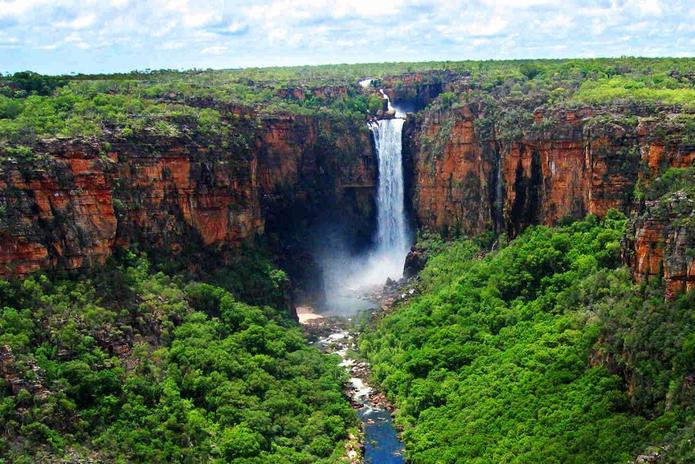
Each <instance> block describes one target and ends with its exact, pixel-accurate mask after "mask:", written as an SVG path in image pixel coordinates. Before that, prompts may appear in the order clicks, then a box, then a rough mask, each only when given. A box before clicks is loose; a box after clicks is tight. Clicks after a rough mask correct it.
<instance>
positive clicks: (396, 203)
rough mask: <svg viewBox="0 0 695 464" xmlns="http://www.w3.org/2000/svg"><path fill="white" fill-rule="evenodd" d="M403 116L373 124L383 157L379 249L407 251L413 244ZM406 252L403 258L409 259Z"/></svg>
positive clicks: (375, 137)
mask: <svg viewBox="0 0 695 464" xmlns="http://www.w3.org/2000/svg"><path fill="white" fill-rule="evenodd" d="M404 122H405V121H404V120H403V119H400V118H394V119H381V120H379V121H378V122H376V123H372V124H370V129H371V130H372V134H373V135H374V145H375V147H376V151H377V156H378V159H379V182H378V188H377V234H376V245H377V252H378V253H388V252H391V251H393V252H398V253H405V254H407V252H408V249H409V248H410V244H409V243H408V242H409V238H408V231H407V224H406V220H405V204H404V183H403V162H402V160H401V152H402V141H401V137H402V133H403V123H404ZM405 254H404V255H403V258H404V259H405Z"/></svg>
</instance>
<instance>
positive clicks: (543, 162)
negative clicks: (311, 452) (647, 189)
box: [406, 105, 695, 294]
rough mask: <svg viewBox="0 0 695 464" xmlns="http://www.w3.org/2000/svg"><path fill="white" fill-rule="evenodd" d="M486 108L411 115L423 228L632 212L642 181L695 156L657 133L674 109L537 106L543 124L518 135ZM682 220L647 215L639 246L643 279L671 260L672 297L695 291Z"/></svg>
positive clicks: (450, 229)
mask: <svg viewBox="0 0 695 464" xmlns="http://www.w3.org/2000/svg"><path fill="white" fill-rule="evenodd" d="M486 111H488V110H487V109H486V108H485V107H484V106H482V105H478V106H476V105H466V106H462V107H459V108H455V109H451V110H437V111H430V112H424V113H423V114H422V115H420V116H418V117H417V118H415V119H414V120H411V121H410V122H409V126H410V127H409V128H408V129H407V131H406V132H407V134H408V138H409V140H408V141H407V142H408V143H409V152H410V157H411V160H410V161H409V162H410V163H411V164H412V166H413V172H412V177H413V178H412V181H411V185H412V187H411V196H412V202H413V214H414V216H415V218H416V221H417V222H418V224H419V225H420V226H421V227H425V228H430V229H433V230H436V231H438V232H441V233H445V234H451V233H463V234H477V233H480V232H483V231H486V230H490V229H493V228H496V229H497V230H504V231H507V232H508V233H509V234H510V235H512V236H513V235H516V234H517V233H519V231H521V230H522V229H523V228H524V227H526V226H528V225H530V224H547V225H552V224H555V223H557V222H558V221H560V220H561V219H563V218H575V219H578V218H581V217H583V216H584V215H586V214H596V215H599V216H603V215H605V214H606V212H607V211H608V210H609V209H611V208H616V209H619V210H622V211H623V212H626V213H628V212H630V211H635V210H637V209H638V208H639V203H638V202H637V201H636V200H635V198H634V190H635V185H636V184H637V183H638V182H642V183H644V182H648V181H649V179H652V178H654V177H656V176H658V175H659V174H660V173H662V172H663V171H664V170H665V169H666V168H668V167H684V166H691V165H692V163H693V160H694V159H695V149H693V147H687V146H684V145H683V143H682V142H681V140H682V137H678V134H673V133H671V134H666V135H665V133H664V131H663V127H662V128H661V130H657V126H658V125H659V124H661V126H663V121H664V120H668V118H669V117H670V116H669V115H668V114H660V115H659V117H658V118H646V117H645V118H637V117H633V118H624V117H621V116H620V115H617V116H616V115H612V114H610V112H607V111H605V110H603V111H602V110H600V109H590V108H585V109H578V110H576V111H558V112H554V113H549V114H543V113H541V112H536V113H535V114H534V121H533V125H532V126H531V127H529V128H527V129H526V130H524V131H523V132H521V133H520V135H517V136H516V137H514V138H511V139H510V138H505V137H503V136H500V134H499V132H500V130H501V129H500V128H499V127H495V126H494V124H492V125H491V124H490V115H489V114H487V113H486ZM657 121H662V123H658V122H657ZM683 208H685V209H688V208H687V207H683V206H681V208H680V210H679V211H681V213H680V214H682V211H683ZM689 211H692V208H691V209H690V210H689ZM676 219H677V218H676V217H674V216H673V215H671V216H669V217H665V218H661V219H658V220H657V219H644V218H643V220H642V222H638V223H637V225H636V226H635V227H636V230H635V234H636V237H637V240H636V241H635V242H634V250H633V254H634V255H635V260H634V263H635V266H634V267H633V269H634V272H635V275H636V277H637V278H638V279H641V278H646V277H647V276H649V275H655V274H656V273H657V269H658V268H659V267H661V266H663V267H664V278H665V279H666V284H667V287H668V288H669V292H670V294H671V293H673V291H675V290H676V289H685V288H686V287H687V288H691V287H690V286H692V281H693V279H695V273H694V269H693V264H692V258H687V257H686V255H685V249H686V248H687V246H690V247H691V248H692V243H690V242H691V241H692V240H693V234H692V233H688V232H687V231H686V230H685V229H683V228H678V227H675V226H674V225H673V224H674V222H675V221H676ZM687 244H690V245H687ZM671 249H672V250H674V251H673V252H672V253H670V254H667V255H664V252H663V250H671ZM656 250H662V251H656ZM662 263H663V264H662Z"/></svg>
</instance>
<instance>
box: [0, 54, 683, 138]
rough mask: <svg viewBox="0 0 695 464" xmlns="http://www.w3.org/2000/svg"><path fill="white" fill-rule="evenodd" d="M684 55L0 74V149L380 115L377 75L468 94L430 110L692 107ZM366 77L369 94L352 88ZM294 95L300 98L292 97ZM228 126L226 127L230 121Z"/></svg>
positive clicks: (445, 98) (446, 97) (443, 99)
mask: <svg viewBox="0 0 695 464" xmlns="http://www.w3.org/2000/svg"><path fill="white" fill-rule="evenodd" d="M694 67H695V60H694V59H692V58H680V59H677V58H657V59H655V58H633V57H623V58H612V59H609V58H602V59H571V60H510V61H446V62H422V63H372V64H354V65H324V66H297V67H270V68H248V69H238V70H234V69H230V70H190V71H174V70H155V71H134V72H131V73H124V74H103V75H83V74H78V75H69V76H43V75H39V74H36V73H32V72H29V71H27V72H18V73H14V74H8V75H5V76H0V144H8V143H12V144H17V143H23V144H31V143H32V142H34V141H36V140H37V139H41V138H47V137H68V138H69V137H78V136H103V135H116V136H119V137H125V138H128V137H133V136H134V135H137V134H138V133H140V132H142V131H146V132H148V133H155V134H160V135H178V134H188V133H190V129H191V128H192V127H201V128H202V129H201V130H200V132H203V133H204V132H209V131H216V130H219V129H220V127H221V126H223V125H225V124H229V123H230V121H226V120H225V118H221V115H220V112H221V111H222V110H224V109H225V108H228V106H229V105H237V106H242V107H246V108H250V109H254V111H256V112H257V116H258V117H261V118H262V117H270V116H272V115H274V114H282V113H290V114H301V115H324V116H326V117H344V118H357V119H364V117H365V116H366V115H368V114H374V113H375V112H376V111H377V110H378V109H379V108H380V107H381V99H380V98H379V97H378V96H377V95H375V92H376V89H378V87H379V86H380V85H381V82H382V80H383V79H384V78H389V79H390V81H389V82H392V83H394V84H395V86H394V89H395V91H396V92H398V91H399V89H400V88H401V87H403V86H404V85H405V83H406V82H407V77H408V76H411V75H420V76H421V82H424V83H430V84H437V83H442V82H447V81H448V80H451V78H452V76H453V77H456V80H460V81H461V82H462V83H463V85H465V86H466V91H465V92H457V93H451V92H446V93H444V94H443V95H441V96H440V98H438V99H437V101H436V102H433V103H432V105H434V106H435V107H438V106H442V105H443V106H452V105H461V104H463V103H466V102H469V101H471V100H475V101H477V100H483V101H484V100H485V99H486V98H490V96H494V98H496V99H500V98H507V99H510V100H511V101H513V102H516V103H517V104H519V105H520V106H529V105H530V106H531V107H532V108H531V109H533V108H535V107H538V106H542V107H547V108H549V109H563V108H576V107H581V106H582V105H586V104H600V105H607V104H623V105H624V104H633V105H634V104H636V105H640V106H645V107H652V108H653V107H655V106H658V105H679V106H681V107H683V108H684V109H686V110H688V111H692V110H693V109H695V89H694V86H695V77H694V76H693V73H692V69H693V68H694ZM365 78H371V79H373V81H372V83H371V87H370V91H365V90H364V89H362V87H361V86H359V85H358V81H359V80H360V79H365ZM295 90H301V92H299V93H296V92H294V91H295ZM231 123H233V121H231Z"/></svg>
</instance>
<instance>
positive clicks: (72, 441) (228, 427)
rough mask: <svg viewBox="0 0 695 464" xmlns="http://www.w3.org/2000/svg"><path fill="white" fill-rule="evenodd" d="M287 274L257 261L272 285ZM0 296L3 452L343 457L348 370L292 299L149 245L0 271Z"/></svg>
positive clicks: (70, 457)
mask: <svg viewBox="0 0 695 464" xmlns="http://www.w3.org/2000/svg"><path fill="white" fill-rule="evenodd" d="M278 273H281V271H277V270H275V271H271V272H269V273H266V274H265V275H264V274H262V273H255V274H254V278H255V279H256V281H257V282H258V281H265V282H267V286H266V288H268V289H269V290H271V291H268V292H266V293H265V294H266V295H267V296H270V295H271V294H272V289H273V288H274V287H273V285H275V284H274V282H276V283H277V282H278ZM234 280H235V279H234V278H233V275H228V276H227V281H228V282H232V281H234ZM236 281H237V282H239V281H241V282H244V283H245V284H246V286H247V288H248V287H249V286H253V285H252V283H251V282H249V281H248V280H246V281H245V280H241V279H236ZM257 286H258V285H257ZM227 287H228V288H233V285H228V286H227ZM0 308H2V309H1V311H2V315H1V316H0V349H2V353H0V356H1V357H2V362H3V365H4V366H5V370H8V369H9V370H10V371H11V372H12V373H13V374H14V378H15V379H17V382H18V383H17V384H16V385H15V387H16V389H17V392H15V393H16V394H12V392H11V391H10V389H9V388H3V389H0V423H2V424H3V426H2V429H3V433H2V436H1V438H0V462H3V463H8V464H10V463H16V464H20V463H26V464H29V463H36V462H76V460H79V461H80V462H87V461H86V460H87V459H91V460H93V461H90V462H122V463H126V462H147V463H166V462H189V463H192V462H235V463H249V464H251V463H259V464H260V463H264V464H265V463H268V462H274V463H278V464H279V463H287V464H290V463H335V462H342V461H341V459H342V457H343V456H344V454H345V449H344V444H345V440H346V439H347V438H348V433H349V431H351V430H352V431H353V432H354V433H357V432H356V417H355V414H354V412H353V410H352V408H351V407H350V405H349V403H348V402H347V400H346V399H345V397H344V396H343V383H344V381H345V380H346V379H345V376H346V373H345V371H344V370H343V369H342V368H340V367H338V365H337V361H336V360H335V359H333V358H332V357H330V356H327V355H324V354H321V353H320V352H319V351H318V350H317V349H315V348H312V347H309V346H308V345H307V344H306V340H305V338H304V336H303V335H302V333H301V332H300V330H299V329H298V328H297V326H296V323H295V322H294V321H293V320H292V318H291V317H290V316H289V314H288V313H287V312H285V311H280V310H277V309H274V308H272V307H269V306H249V305H247V304H244V303H242V302H240V301H239V300H238V299H237V298H236V297H235V296H234V294H233V293H232V292H230V291H229V290H227V289H225V288H222V287H219V286H215V285H211V284H207V283H201V282H196V281H194V280H191V279H190V278H185V277H183V276H182V275H167V274H165V273H163V272H161V271H157V270H156V268H155V266H153V265H152V264H151V263H150V262H149V260H148V259H147V257H146V256H145V255H136V254H134V253H132V252H129V253H125V254H124V255H123V256H121V257H120V258H119V259H118V260H113V261H112V262H110V263H109V264H108V265H107V266H105V268H103V269H101V270H98V271H95V272H93V273H92V274H91V275H88V276H81V277H80V278H74V277H73V278H70V277H67V276H63V277H61V276H57V275H56V276H49V275H46V274H38V275H34V276H32V277H30V278H27V279H25V280H22V281H17V280H15V281H12V282H8V281H0Z"/></svg>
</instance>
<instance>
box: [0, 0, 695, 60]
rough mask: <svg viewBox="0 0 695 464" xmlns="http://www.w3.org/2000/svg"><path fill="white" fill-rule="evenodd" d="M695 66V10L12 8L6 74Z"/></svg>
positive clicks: (411, 5)
mask: <svg viewBox="0 0 695 464" xmlns="http://www.w3.org/2000/svg"><path fill="white" fill-rule="evenodd" d="M621 55H634V56H695V0H596V1H580V0H564V1H555V0H439V1H430V0H249V1H246V2H242V1H237V0H147V1H146V0H93V1H92V0H80V1H73V0H9V1H8V0H0V72H4V73H7V72H16V71H22V70H32V71H36V72H41V73H46V74H68V73H73V72H78V73H79V72H82V73H97V72H127V71H131V70H135V69H138V70H143V69H148V68H149V69H162V68H167V69H189V68H215V69H219V68H238V67H249V66H274V65H300V64H323V63H365V62H377V61H378V62H382V61H430V60H462V59H510V58H565V57H603V56H621Z"/></svg>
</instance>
